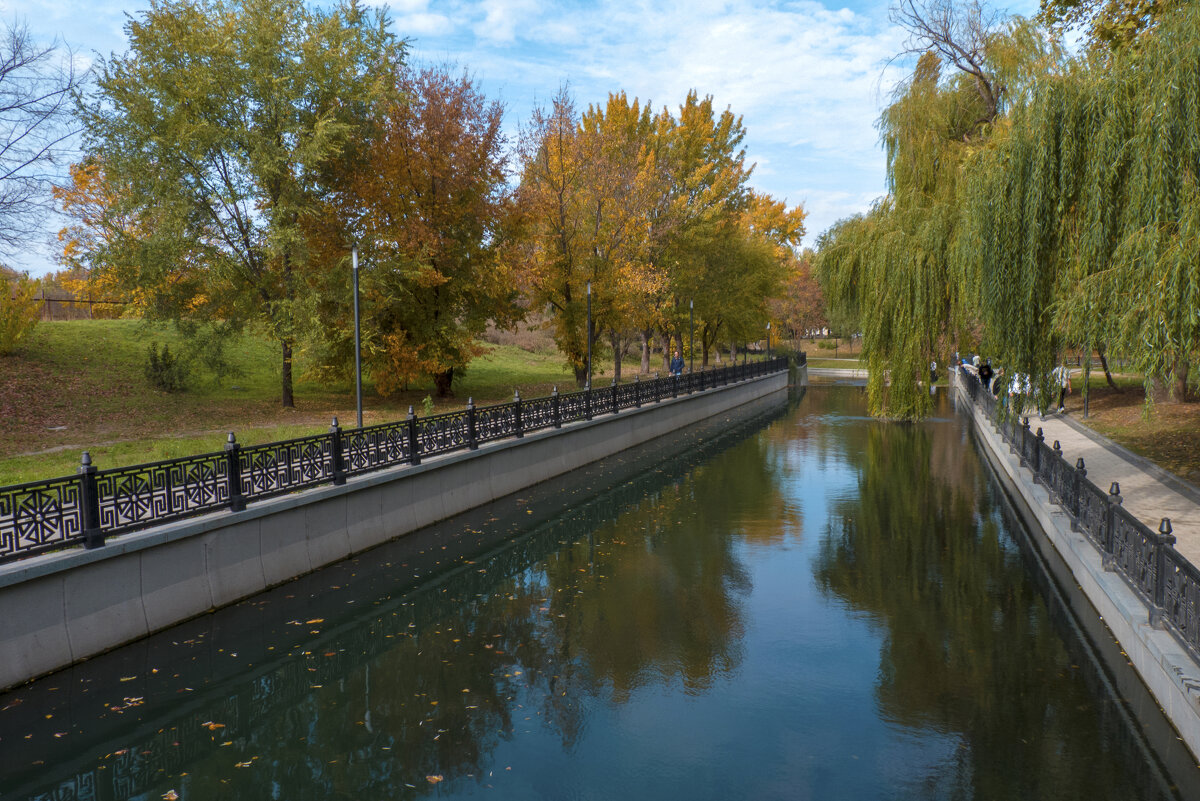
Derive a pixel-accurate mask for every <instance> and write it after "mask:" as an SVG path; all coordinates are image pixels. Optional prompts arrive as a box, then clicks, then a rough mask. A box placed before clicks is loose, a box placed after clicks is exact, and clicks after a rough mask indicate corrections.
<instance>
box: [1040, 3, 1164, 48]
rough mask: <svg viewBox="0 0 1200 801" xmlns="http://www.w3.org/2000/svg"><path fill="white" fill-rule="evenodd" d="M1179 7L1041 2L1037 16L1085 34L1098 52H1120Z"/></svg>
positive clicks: (1060, 26)
mask: <svg viewBox="0 0 1200 801" xmlns="http://www.w3.org/2000/svg"><path fill="white" fill-rule="evenodd" d="M1180 5H1182V3H1181V2H1179V1H1178V0H1174V1H1172V0H1042V2H1041V10H1040V12H1039V14H1038V16H1039V18H1040V19H1041V20H1042V21H1043V22H1045V23H1046V24H1047V25H1050V26H1053V27H1055V28H1059V29H1062V30H1067V31H1082V32H1084V34H1085V36H1086V37H1087V39H1088V41H1089V43H1090V44H1091V45H1092V47H1093V48H1095V49H1098V50H1109V51H1117V50H1121V49H1123V48H1125V47H1127V46H1129V45H1131V44H1133V43H1134V42H1136V41H1137V40H1138V38H1139V37H1140V36H1141V35H1142V34H1143V33H1145V32H1146V31H1148V30H1151V29H1152V28H1153V27H1154V26H1155V25H1156V24H1157V23H1158V21H1159V20H1160V19H1162V17H1163V15H1164V14H1165V13H1167V12H1168V11H1170V10H1171V9H1173V8H1175V7H1178V6H1180Z"/></svg>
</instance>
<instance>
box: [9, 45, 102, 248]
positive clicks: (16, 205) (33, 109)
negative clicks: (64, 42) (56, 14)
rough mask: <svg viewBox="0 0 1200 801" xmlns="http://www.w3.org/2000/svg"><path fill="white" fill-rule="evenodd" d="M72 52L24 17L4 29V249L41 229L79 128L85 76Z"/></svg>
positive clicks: (23, 244) (38, 233) (25, 240)
mask: <svg viewBox="0 0 1200 801" xmlns="http://www.w3.org/2000/svg"><path fill="white" fill-rule="evenodd" d="M85 77H86V76H85V74H81V73H79V72H77V71H76V69H75V65H74V58H73V53H72V52H71V51H70V50H69V49H67V50H66V51H65V53H64V54H63V55H62V57H61V58H59V57H58V48H57V43H52V44H50V45H48V46H46V47H42V46H39V45H37V44H36V43H35V42H34V41H33V39H32V38H31V37H30V34H29V28H28V26H26V25H25V24H23V23H14V24H12V25H9V26H6V27H5V28H4V29H3V31H2V32H0V253H4V254H13V253H15V252H17V251H18V250H20V249H21V248H22V247H23V246H25V245H26V244H27V243H28V242H29V241H30V240H31V239H33V238H34V237H36V236H39V235H40V234H41V233H42V230H41V222H42V220H43V218H44V216H45V214H46V212H47V210H48V209H49V207H50V203H51V194H50V187H51V184H52V182H53V181H54V180H55V179H56V178H58V177H60V176H59V169H61V168H62V167H64V166H65V164H64V161H65V156H66V151H67V142H68V140H69V139H70V138H71V137H72V136H74V135H75V133H76V132H77V131H76V129H75V127H74V126H73V123H72V115H71V101H72V98H73V96H74V93H75V92H76V91H78V90H79V89H80V87H81V85H82V82H83V80H84V78H85Z"/></svg>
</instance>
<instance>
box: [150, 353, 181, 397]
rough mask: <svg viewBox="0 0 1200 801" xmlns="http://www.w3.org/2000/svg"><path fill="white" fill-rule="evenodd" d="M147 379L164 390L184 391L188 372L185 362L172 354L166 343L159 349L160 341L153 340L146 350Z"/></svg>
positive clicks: (153, 385)
mask: <svg viewBox="0 0 1200 801" xmlns="http://www.w3.org/2000/svg"><path fill="white" fill-rule="evenodd" d="M146 380H147V381H149V382H150V386H152V387H156V388H158V389H161V390H163V391H164V392H182V391H183V390H184V389H185V387H186V384H187V373H186V370H185V368H184V364H183V362H182V361H180V360H179V359H178V358H176V357H175V356H172V355H171V349H170V348H169V347H168V346H167V345H166V344H164V345H163V346H162V351H159V349H158V343H157V342H151V343H150V348H149V350H148V351H147V352H146Z"/></svg>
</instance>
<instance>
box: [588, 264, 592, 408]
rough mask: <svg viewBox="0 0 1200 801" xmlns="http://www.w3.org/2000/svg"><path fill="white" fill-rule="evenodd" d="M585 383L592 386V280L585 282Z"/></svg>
mask: <svg viewBox="0 0 1200 801" xmlns="http://www.w3.org/2000/svg"><path fill="white" fill-rule="evenodd" d="M587 348H588V351H587V385H588V388H589V389H590V388H591V386H592V282H591V281H588V282H587Z"/></svg>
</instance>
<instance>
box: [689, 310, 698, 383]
mask: <svg viewBox="0 0 1200 801" xmlns="http://www.w3.org/2000/svg"><path fill="white" fill-rule="evenodd" d="M688 329H689V331H688V372H689V373H694V372H696V310H695V305H694V302H693V301H690V300H689V301H688Z"/></svg>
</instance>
